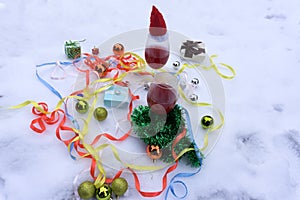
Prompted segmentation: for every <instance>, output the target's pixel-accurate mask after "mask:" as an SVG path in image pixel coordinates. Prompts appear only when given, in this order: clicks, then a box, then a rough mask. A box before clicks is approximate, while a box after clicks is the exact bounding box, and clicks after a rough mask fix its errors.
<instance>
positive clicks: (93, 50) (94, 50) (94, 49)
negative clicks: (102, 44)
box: [92, 47, 99, 55]
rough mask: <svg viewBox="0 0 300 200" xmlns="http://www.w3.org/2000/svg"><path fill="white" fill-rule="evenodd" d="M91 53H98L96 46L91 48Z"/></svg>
mask: <svg viewBox="0 0 300 200" xmlns="http://www.w3.org/2000/svg"><path fill="white" fill-rule="evenodd" d="M92 54H93V55H98V54H99V48H97V47H94V48H92Z"/></svg>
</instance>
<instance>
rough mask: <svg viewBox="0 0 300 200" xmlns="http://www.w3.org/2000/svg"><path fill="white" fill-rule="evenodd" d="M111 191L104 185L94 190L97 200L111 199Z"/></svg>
mask: <svg viewBox="0 0 300 200" xmlns="http://www.w3.org/2000/svg"><path fill="white" fill-rule="evenodd" d="M111 193H112V190H111V188H110V187H109V186H108V185H106V184H104V185H102V186H101V187H100V188H98V189H97V190H96V198H97V200H109V199H110V197H111Z"/></svg>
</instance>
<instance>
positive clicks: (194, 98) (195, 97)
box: [190, 94, 198, 101]
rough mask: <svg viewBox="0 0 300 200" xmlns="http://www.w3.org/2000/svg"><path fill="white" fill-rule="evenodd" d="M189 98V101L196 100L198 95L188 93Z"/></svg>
mask: <svg viewBox="0 0 300 200" xmlns="http://www.w3.org/2000/svg"><path fill="white" fill-rule="evenodd" d="M190 100H191V101H197V100H198V95H196V94H191V95H190Z"/></svg>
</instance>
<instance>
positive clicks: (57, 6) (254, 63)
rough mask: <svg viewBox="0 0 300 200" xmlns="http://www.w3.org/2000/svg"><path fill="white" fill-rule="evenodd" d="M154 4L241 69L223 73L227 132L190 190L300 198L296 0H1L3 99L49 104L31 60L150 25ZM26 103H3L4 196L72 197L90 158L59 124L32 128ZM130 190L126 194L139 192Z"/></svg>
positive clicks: (204, 194) (299, 20) (194, 194)
mask: <svg viewBox="0 0 300 200" xmlns="http://www.w3.org/2000/svg"><path fill="white" fill-rule="evenodd" d="M153 4H154V5H156V6H157V7H158V9H159V10H160V11H161V12H162V13H163V15H164V17H165V19H166V21H167V26H168V28H169V29H171V30H174V31H178V32H180V33H183V34H185V35H187V36H189V37H190V38H193V39H196V40H202V41H204V42H205V44H206V48H207V51H208V53H210V54H218V55H219V58H218V59H219V60H221V61H222V62H225V63H227V64H230V65H232V66H233V67H234V68H235V70H236V72H237V76H236V78H235V79H233V80H231V81H227V80H223V85H224V88H225V93H226V124H225V127H224V129H223V135H222V137H221V139H220V141H219V143H218V144H217V145H216V147H215V149H214V150H213V152H212V153H211V154H210V155H209V156H208V157H207V159H206V160H205V164H204V166H203V169H202V171H201V173H199V174H198V175H196V176H194V177H191V178H186V179H185V180H184V181H185V183H186V184H187V187H188V188H189V194H188V196H187V198H186V199H198V200H231V199H232V200H250V199H251V200H254V199H255V200H282V199H285V200H297V199H300V95H299V86H300V79H299V74H300V45H299V44H300V14H299V10H300V1H299V0H243V1H241V0H227V1H221V0H210V1H204V0H199V1H188V0H182V1H167V0H164V1H162V0H161V1H154V0H151V1H149V0H148V1H145V0H140V1H132V0H126V1H121V0H111V1H96V0H81V1H80V0H73V1H72V0H26V1H22V0H0V95H2V97H0V106H3V107H8V106H12V105H17V104H19V103H21V102H23V101H25V100H28V99H31V100H36V101H45V102H47V103H48V104H49V105H51V106H52V108H53V106H54V105H55V104H56V102H57V100H58V99H57V97H55V96H54V95H53V94H52V93H51V92H49V91H48V90H47V89H46V88H45V87H44V86H43V85H42V84H41V83H40V82H39V81H38V80H37V78H36V77H35V65H36V64H41V63H45V62H49V61H56V60H61V61H65V60H66V57H65V55H64V51H63V45H64V41H66V40H69V39H78V40H80V39H84V38H86V39H87V40H86V42H85V43H83V44H82V48H83V51H85V52H89V51H90V49H91V48H92V47H93V46H94V45H99V44H101V43H102V42H103V41H105V40H107V39H109V38H110V37H112V36H114V35H116V34H119V33H122V32H125V31H129V30H134V29H140V28H145V27H147V26H148V25H149V16H150V11H151V7H152V5H153ZM65 87H66V88H65V89H66V90H67V89H70V87H71V84H70V86H69V85H67V86H65ZM297 88H298V89H297ZM62 93H63V92H62ZM63 94H64V93H63ZM65 95H66V94H65ZM30 109H31V108H30V106H28V107H26V108H23V109H20V110H13V111H7V110H5V109H3V108H2V109H1V110H0V200H6V199H7V200H18V199H22V200H50V199H51V200H63V199H65V200H67V199H72V198H73V194H72V193H73V188H72V187H73V186H72V181H73V179H74V177H75V176H76V175H77V174H78V173H79V172H80V171H81V170H82V169H85V168H87V167H88V165H89V162H84V161H83V160H80V161H73V160H72V159H71V158H70V157H69V155H68V153H67V151H66V147H65V146H64V145H63V144H62V143H61V142H59V141H58V140H57V139H56V138H55V134H51V133H50V132H47V133H46V134H43V135H38V134H36V133H34V132H33V131H32V130H31V129H30V128H29V123H30V121H31V120H32V119H33V116H32V114H31V112H30ZM129 182H130V183H131V184H133V181H132V180H129ZM144 184H147V183H144ZM131 187H132V188H133V186H131ZM143 187H144V189H145V190H147V185H146V186H145V185H143ZM133 190H134V189H131V191H129V193H130V195H127V196H125V197H123V198H121V199H124V200H126V199H141V196H140V195H139V194H138V193H136V192H135V191H133ZM163 197H164V194H162V195H161V196H160V197H158V198H156V199H163ZM172 198H173V197H171V196H169V199H172Z"/></svg>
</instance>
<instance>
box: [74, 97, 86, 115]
mask: <svg viewBox="0 0 300 200" xmlns="http://www.w3.org/2000/svg"><path fill="white" fill-rule="evenodd" d="M75 109H76V111H77V112H79V113H80V114H84V113H86V112H87V111H88V110H89V104H88V102H86V101H85V100H79V101H78V102H77V103H76V105H75Z"/></svg>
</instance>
